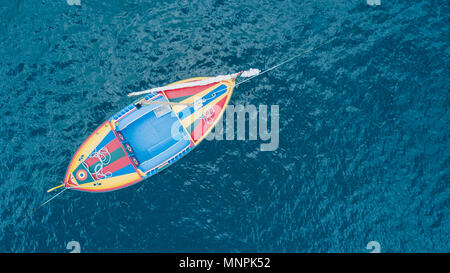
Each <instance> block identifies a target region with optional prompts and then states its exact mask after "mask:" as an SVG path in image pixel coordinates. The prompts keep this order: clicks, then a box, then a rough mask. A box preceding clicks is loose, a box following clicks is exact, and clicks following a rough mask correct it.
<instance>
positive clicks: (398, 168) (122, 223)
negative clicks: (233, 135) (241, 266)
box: [0, 0, 450, 252]
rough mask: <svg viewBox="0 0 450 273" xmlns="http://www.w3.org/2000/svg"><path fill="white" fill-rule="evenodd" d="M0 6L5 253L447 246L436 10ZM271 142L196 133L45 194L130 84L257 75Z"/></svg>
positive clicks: (419, 4)
mask: <svg viewBox="0 0 450 273" xmlns="http://www.w3.org/2000/svg"><path fill="white" fill-rule="evenodd" d="M76 3H77V1H67V0H40V1H37V0H20V1H17V0H15V1H13V0H0V92H1V96H0V105H1V108H0V116H1V119H0V251H1V252H37V251H39V252H68V250H66V245H67V243H68V242H69V241H78V242H79V243H80V246H81V251H82V252H181V251H186V252H215V251H221V252H369V250H367V249H366V245H367V243H368V242H370V241H377V242H379V244H380V246H381V252H448V251H450V239H449V238H450V236H449V235H450V213H449V208H450V184H449V166H450V159H449V154H450V140H449V137H450V130H449V128H450V113H449V106H450V102H449V86H450V85H449V76H450V73H449V53H450V49H449V33H450V32H449V14H450V10H449V3H448V1H425V0H423V1H386V0H381V5H379V6H370V5H368V4H367V2H366V0H352V1H350V0H310V1H289V0H284V1H283V0H279V1H275V0H271V1H269V0H266V1H264V0H263V1H255V0H247V1H236V0H229V1H223V0H215V1H210V0H202V1H196V0H193V1H185V0H180V1H150V0H148V1H144V0H138V1H119V0H109V1H94V0H89V1H87V0H81V1H79V5H77V4H76ZM330 38H335V40H333V41H332V42H331V43H330V44H328V45H326V46H324V47H322V48H320V49H317V50H315V51H313V52H311V53H308V54H306V55H304V56H302V57H301V58H299V59H297V60H295V61H293V62H290V63H288V64H286V65H284V66H282V67H280V68H279V69H277V70H274V71H272V72H270V73H267V74H264V75H262V76H260V77H258V78H255V79H254V80H252V81H250V82H248V83H245V84H242V85H241V86H239V88H238V89H237V90H236V91H235V92H234V94H233V97H232V99H231V101H230V103H231V104H233V105H237V104H253V105H260V104H265V105H269V106H270V105H279V107H280V114H279V122H280V143H279V148H278V149H277V150H275V151H273V152H263V151H260V144H261V142H260V141H250V140H247V141H237V140H235V141H204V142H203V143H202V144H201V145H200V146H199V147H198V148H196V149H195V150H194V151H193V152H191V153H190V154H189V155H187V156H186V157H184V158H183V159H182V160H180V161H179V162H177V163H176V164H175V165H173V166H171V167H170V168H168V169H167V170H165V171H164V172H162V173H161V174H159V175H157V176H155V177H152V178H151V179H148V180H146V181H145V182H143V183H140V184H138V185H135V186H132V187H129V188H126V189H123V190H119V191H115V192H111V193H104V194H91V193H83V192H76V191H66V192H64V193H63V194H62V195H61V196H58V197H57V198H56V199H54V200H53V201H51V202H50V203H49V204H48V205H46V206H44V207H42V208H41V209H40V210H38V211H36V213H34V214H32V215H31V216H27V215H28V214H30V212H31V211H33V209H34V208H35V207H37V206H39V205H40V204H41V203H42V202H43V201H45V200H46V199H48V198H50V197H51V196H53V194H47V193H46V192H45V191H46V190H47V189H48V188H51V187H53V186H55V185H58V184H60V183H61V182H62V180H63V177H64V174H65V170H66V167H67V165H68V164H69V161H70V159H71V157H72V155H73V153H74V152H75V151H76V149H77V148H78V146H79V145H80V144H81V143H82V142H83V141H84V139H86V137H87V136H89V134H90V133H91V132H92V131H93V130H94V129H96V128H97V126H98V125H99V124H100V123H101V122H103V121H104V120H106V119H107V118H109V117H110V116H111V115H112V114H114V113H115V112H117V111H118V110H119V109H121V108H122V107H124V106H126V105H127V104H129V103H131V102H132V100H133V99H131V98H128V97H127V96H126V94H127V93H129V92H131V91H139V90H142V89H146V88H150V87H155V86H161V85H165V84H167V83H171V82H174V81H176V80H181V79H185V78H189V77H195V76H214V75H220V74H229V73H234V72H237V71H240V70H246V69H248V68H250V67H255V68H259V69H262V70H263V69H266V68H269V67H271V66H273V65H275V64H277V63H279V62H280V61H281V60H284V59H286V58H288V57H290V56H293V55H295V54H297V53H298V52H300V51H301V50H303V49H308V48H310V47H312V46H314V45H316V44H319V43H321V42H324V41H327V40H328V39H330Z"/></svg>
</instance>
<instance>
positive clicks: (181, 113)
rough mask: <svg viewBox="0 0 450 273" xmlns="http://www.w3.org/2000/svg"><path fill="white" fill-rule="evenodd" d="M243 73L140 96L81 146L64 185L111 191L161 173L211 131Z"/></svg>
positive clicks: (180, 84) (194, 80)
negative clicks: (237, 79)
mask: <svg viewBox="0 0 450 273" xmlns="http://www.w3.org/2000/svg"><path fill="white" fill-rule="evenodd" d="M238 74H239V73H238ZM238 74H234V75H233V74H232V75H227V76H218V77H212V78H208V77H206V78H191V79H187V80H184V81H179V82H176V83H173V84H171V85H168V86H165V87H162V88H159V89H158V88H155V89H151V90H147V91H143V92H138V93H137V94H140V93H147V95H146V96H145V97H143V98H141V99H139V100H137V101H135V102H134V103H132V104H130V105H128V106H127V107H125V108H124V109H122V110H120V111H119V112H118V113H117V114H115V115H113V116H112V117H111V118H110V119H108V120H107V121H105V122H104V123H103V124H102V125H100V127H98V128H97V129H96V130H95V131H94V132H93V133H92V134H91V135H90V136H89V137H88V138H87V139H86V141H84V143H83V144H81V146H80V148H79V149H78V151H77V152H76V153H75V155H74V156H73V158H72V160H71V161H70V164H69V167H68V168H67V172H66V176H65V179H64V184H63V185H61V186H65V188H70V189H76V190H80V191H88V192H106V191H112V190H117V189H121V188H124V187H127V186H130V185H133V184H136V183H139V182H140V181H143V180H144V179H146V178H149V177H151V176H153V175H155V174H157V173H159V172H160V171H162V170H163V169H165V168H166V167H168V166H170V165H171V164H173V163H174V162H176V161H177V160H179V159H180V158H181V157H183V156H184V155H186V154H187V153H188V152H189V151H191V150H192V149H193V148H195V147H196V146H197V145H198V144H199V143H200V142H201V141H202V140H203V139H204V138H205V136H206V135H207V134H208V133H209V132H210V131H211V129H212V128H213V127H214V125H215V124H216V123H217V121H218V120H219V118H220V117H221V116H222V115H223V112H224V110H225V107H226V106H227V104H228V102H229V100H230V97H231V94H232V92H233V88H234V86H235V79H236V77H237V75H238ZM55 188H57V187H55Z"/></svg>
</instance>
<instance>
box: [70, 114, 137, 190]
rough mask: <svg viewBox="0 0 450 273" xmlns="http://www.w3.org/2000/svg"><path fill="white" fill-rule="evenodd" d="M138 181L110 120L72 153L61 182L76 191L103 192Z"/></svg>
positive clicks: (135, 171) (134, 169) (133, 167)
mask: <svg viewBox="0 0 450 273" xmlns="http://www.w3.org/2000/svg"><path fill="white" fill-rule="evenodd" d="M141 180H142V177H141V176H140V175H139V174H138V172H137V170H136V168H135V166H134V165H133V162H132V161H131V159H130V157H129V156H128V154H127V153H126V152H125V149H124V147H123V145H122V144H121V143H120V140H119V139H118V138H117V136H116V135H115V133H114V131H113V130H112V127H111V125H110V123H109V122H105V123H104V124H102V125H101V126H100V127H99V128H98V129H97V130H95V131H94V133H92V135H91V136H90V137H89V138H88V139H87V140H86V141H85V142H84V143H83V144H82V145H81V147H80V148H79V150H78V151H77V152H76V153H75V156H74V157H73V158H72V161H71V163H70V164H69V168H68V170H67V173H66V178H65V181H64V183H65V185H66V187H70V188H75V189H79V190H84V191H104V190H113V189H116V188H121V187H124V186H126V185H127V184H132V183H135V182H138V181H141Z"/></svg>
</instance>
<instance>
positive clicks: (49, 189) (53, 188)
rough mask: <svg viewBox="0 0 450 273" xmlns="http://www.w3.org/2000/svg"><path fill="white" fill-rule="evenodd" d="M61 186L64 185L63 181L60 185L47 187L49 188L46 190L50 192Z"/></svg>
mask: <svg viewBox="0 0 450 273" xmlns="http://www.w3.org/2000/svg"><path fill="white" fill-rule="evenodd" d="M62 186H64V183H63V184H61V185H58V186H56V187H53V188H51V189H49V190H47V192H51V191H53V190H56V189H59V188H61V187H62Z"/></svg>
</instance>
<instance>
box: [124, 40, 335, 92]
mask: <svg viewBox="0 0 450 273" xmlns="http://www.w3.org/2000/svg"><path fill="white" fill-rule="evenodd" d="M334 39H336V37H334V38H331V39H330V40H328V41H326V42H324V43H321V44H319V45H317V46H315V47H312V48H310V49H307V50H304V51H302V52H300V53H299V54H297V55H295V56H292V57H291V58H289V59H286V60H284V61H282V62H281V63H279V64H277V65H274V66H272V67H270V68H268V69H266V70H264V71H263V72H261V71H260V70H259V69H255V68H251V69H250V70H247V71H244V72H242V73H240V75H239V73H234V74H229V75H222V76H217V77H212V78H208V79H205V80H200V81H193V82H188V83H181V84H174V85H168V86H163V87H155V88H152V89H149V90H144V91H140V92H133V93H130V94H128V96H129V97H131V96H137V95H142V94H147V93H151V92H157V91H167V90H173V89H179V88H185V87H193V86H201V85H207V84H210V83H214V82H219V81H223V80H229V79H232V78H235V77H236V76H240V77H243V78H248V79H245V80H243V81H241V82H238V83H236V84H235V87H237V86H239V85H240V84H242V83H244V82H247V81H249V80H251V79H253V78H256V77H258V76H260V75H262V74H264V73H267V72H269V71H272V70H274V69H276V68H278V67H280V66H282V65H283V64H286V63H288V62H291V61H293V60H294V59H296V58H298V57H300V56H302V55H304V54H306V53H309V52H311V51H314V50H315V49H317V48H319V47H321V46H324V45H326V44H329V43H331V42H332V41H333V40H334ZM227 88H228V87H225V88H223V89H221V90H217V92H220V91H222V90H224V89H227Z"/></svg>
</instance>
